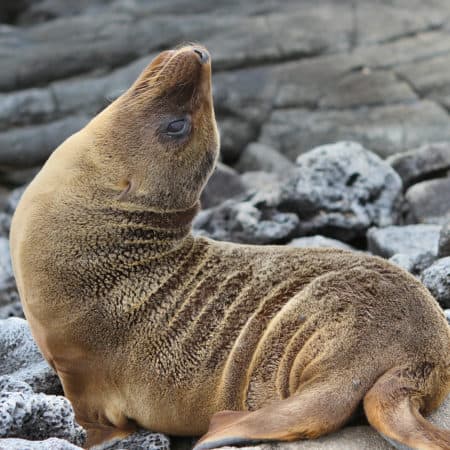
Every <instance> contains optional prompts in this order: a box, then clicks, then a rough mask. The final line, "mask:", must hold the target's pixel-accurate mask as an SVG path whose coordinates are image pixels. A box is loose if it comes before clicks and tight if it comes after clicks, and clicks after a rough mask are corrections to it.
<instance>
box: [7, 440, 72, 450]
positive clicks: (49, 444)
mask: <svg viewBox="0 0 450 450" xmlns="http://www.w3.org/2000/svg"><path fill="white" fill-rule="evenodd" d="M0 448H1V449H2V450H80V449H81V447H78V445H74V444H71V443H70V442H68V441H66V440H64V439H58V438H49V439H45V440H44V441H34V440H33V441H30V440H27V439H15V438H6V439H0Z"/></svg>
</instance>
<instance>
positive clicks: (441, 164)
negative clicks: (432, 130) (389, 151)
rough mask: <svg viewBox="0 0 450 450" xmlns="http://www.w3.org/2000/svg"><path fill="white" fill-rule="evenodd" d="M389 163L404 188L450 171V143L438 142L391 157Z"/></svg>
mask: <svg viewBox="0 0 450 450" xmlns="http://www.w3.org/2000/svg"><path fill="white" fill-rule="evenodd" d="M387 161H388V162H389V163H390V164H391V166H392V167H393V168H394V169H395V170H396V172H397V173H398V174H399V175H400V177H401V178H402V180H403V186H404V187H405V188H407V187H409V186H410V185H411V184H413V183H417V182H419V181H423V180H425V179H427V178H430V177H433V176H435V175H436V174H442V173H445V172H446V171H448V170H449V169H450V143H448V142H436V143H432V144H427V145H423V146H422V147H420V148H418V149H415V150H410V151H409V152H405V153H398V154H396V155H393V156H390V157H389V158H388V159H387Z"/></svg>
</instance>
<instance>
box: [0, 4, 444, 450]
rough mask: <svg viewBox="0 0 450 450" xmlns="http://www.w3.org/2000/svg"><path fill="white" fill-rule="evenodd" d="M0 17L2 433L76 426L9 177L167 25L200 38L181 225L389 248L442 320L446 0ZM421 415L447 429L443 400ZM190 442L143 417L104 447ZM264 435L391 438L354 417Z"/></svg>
mask: <svg viewBox="0 0 450 450" xmlns="http://www.w3.org/2000/svg"><path fill="white" fill-rule="evenodd" d="M0 22H1V24H0V58H1V61H2V62H1V66H2V68H3V70H1V71H0V319H1V320H0V438H1V439H0V448H1V449H3V448H4V449H21V450H22V449H76V448H80V446H81V445H82V444H83V439H84V431H83V430H82V429H81V428H80V427H79V426H78V425H77V424H76V422H75V421H74V416H73V412H72V409H71V407H70V404H69V403H68V401H67V400H65V399H64V397H62V395H61V394H62V390H61V386H60V384H59V382H58V379H57V378H56V376H55V375H54V373H53V372H52V371H51V369H50V368H49V367H48V366H47V364H46V363H45V362H44V360H43V359H42V357H41V355H40V353H39V352H38V350H37V348H36V346H35V345H34V343H33V341H32V338H31V336H30V333H29V329H28V326H27V324H26V321H24V320H23V319H21V318H20V317H23V313H22V309H21V307H20V302H19V299H18V294H17V291H16V287H15V282H14V277H13V274H12V269H11V262H10V258H9V248H8V233H9V225H10V220H11V215H12V214H13V212H14V209H15V206H16V205H17V202H18V200H19V198H20V195H21V193H22V192H23V188H24V186H26V184H27V183H28V182H29V181H30V180H31V179H32V177H33V176H34V174H35V173H36V172H37V171H38V170H39V168H40V167H41V165H42V164H43V162H44V161H45V160H46V158H47V157H48V155H49V154H50V153H51V152H52V151H53V149H54V148H55V147H56V146H57V145H58V144H59V143H60V142H61V141H62V140H64V139H65V138H66V137H67V136H69V135H70V134H72V133H73V132H74V131H76V130H78V129H79V128H81V127H82V126H83V125H84V124H85V123H86V122H87V121H88V120H89V119H90V118H91V117H92V116H93V115H95V114H96V113H97V112H98V111H100V110H101V109H102V108H103V107H104V106H105V105H107V104H108V103H109V102H111V101H112V100H113V99H114V98H116V97H117V96H118V95H120V93H121V92H123V91H124V89H126V88H127V87H128V86H129V85H130V83H131V82H132V81H133V80H134V79H135V78H136V76H137V75H138V73H139V72H140V70H142V69H143V67H144V66H145V65H146V64H147V63H148V62H149V61H150V59H151V57H152V55H154V54H155V53H157V52H158V51H159V50H161V49H165V48H168V47H172V46H174V45H177V44H179V43H181V42H183V41H200V42H202V43H204V44H205V45H206V46H207V47H208V48H209V49H210V51H211V53H212V56H213V63H214V71H215V74H214V97H215V107H216V113H217V118H218V121H219V125H220V129H221V136H222V148H221V153H222V162H223V163H222V164H220V165H219V167H218V169H217V170H216V172H215V174H214V175H213V177H212V178H211V180H210V182H209V184H208V186H207V189H206V191H205V193H204V195H203V198H202V203H203V210H202V211H201V212H200V214H199V215H198V217H197V218H196V220H195V224H194V232H195V233H196V234H199V235H206V236H210V237H213V238H215V239H222V240H230V241H234V242H247V243H254V244H283V245H293V246H299V247H302V246H337V247H341V248H346V249H349V250H352V251H368V252H371V253H373V254H375V255H379V256H382V257H384V258H389V259H390V260H391V261H392V262H394V263H395V264H398V265H400V266H402V267H403V268H405V269H406V270H408V271H410V272H411V273H413V274H414V275H415V276H417V277H418V278H420V280H422V282H423V283H424V284H425V285H426V286H427V287H428V289H429V290H430V291H431V292H432V293H433V295H434V296H435V297H436V299H437V300H438V301H439V303H440V304H441V306H442V308H443V309H444V310H446V314H447V317H449V320H450V117H449V110H450V2H448V0H390V1H386V0H342V1H339V2H337V1H333V0H324V1H321V2H317V1H315V0H286V1H283V2H277V1H274V0H249V1H246V2H241V1H237V0H228V1H225V0H216V1H215V2H207V1H204V0H171V1H167V0H155V1H152V2H148V1H144V0H116V1H112V0H93V1H88V0H37V1H32V0H4V1H2V3H1V5H0ZM449 351H450V350H449ZM433 420H435V421H436V422H437V423H440V424H441V425H443V426H446V427H448V428H450V399H448V400H447V402H446V404H444V405H443V407H442V408H441V409H440V410H439V411H438V412H437V413H436V414H435V415H434V417H433ZM191 443H192V442H191V441H190V440H182V439H172V443H171V444H170V443H169V439H168V438H167V437H165V436H162V435H159V434H151V433H148V432H142V433H138V434H136V435H134V436H132V437H131V438H129V439H128V440H126V441H123V442H120V443H116V444H113V445H112V446H110V447H108V448H109V449H119V448H127V449H142V448H146V449H155V450H157V449H158V450H162V449H168V448H169V446H170V445H171V446H172V448H175V449H179V450H181V449H187V448H189V447H190V445H191ZM263 447H265V448H266V449H269V448H272V447H273V448H283V449H285V448H286V449H290V450H294V449H295V450H297V449H298V450H303V449H341V450H344V449H345V450H352V449H355V450H356V449H358V450H361V449H371V450H372V449H388V448H391V447H390V446H389V445H388V444H386V443H384V441H383V440H382V439H381V438H380V437H379V436H378V435H377V434H376V433H375V432H373V431H372V430H371V429H370V428H369V427H367V426H366V425H364V424H362V425H359V426H355V427H351V428H348V429H345V430H343V431H341V432H339V433H337V434H335V435H332V436H329V437H326V438H323V439H321V440H319V441H317V442H312V443H311V442H310V443H308V442H304V443H294V444H284V445H272V446H269V445H265V446H263Z"/></svg>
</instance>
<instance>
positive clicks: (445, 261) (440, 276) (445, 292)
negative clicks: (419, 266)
mask: <svg viewBox="0 0 450 450" xmlns="http://www.w3.org/2000/svg"><path fill="white" fill-rule="evenodd" d="M421 280H422V283H423V284H424V285H425V286H426V287H427V288H428V289H429V290H430V292H431V293H432V294H433V296H434V297H435V298H436V300H437V301H438V302H439V303H440V304H441V305H442V306H443V307H444V308H450V256H447V257H446V258H441V259H438V260H437V261H436V262H435V263H434V264H433V265H431V266H430V267H428V268H427V269H425V270H424V271H423V272H422V275H421Z"/></svg>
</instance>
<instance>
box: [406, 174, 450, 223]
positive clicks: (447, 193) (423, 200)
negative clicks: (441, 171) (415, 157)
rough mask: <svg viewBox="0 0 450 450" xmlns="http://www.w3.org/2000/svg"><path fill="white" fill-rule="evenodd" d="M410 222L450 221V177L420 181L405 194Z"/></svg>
mask: <svg viewBox="0 0 450 450" xmlns="http://www.w3.org/2000/svg"><path fill="white" fill-rule="evenodd" d="M405 198H406V201H407V202H408V205H409V215H408V221H409V222H410V223H435V224H445V223H447V222H449V221H450V177H448V178H438V179H435V180H429V181H422V182H421V183H417V184H415V185H413V186H411V187H410V188H409V189H408V190H407V191H406V194H405Z"/></svg>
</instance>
